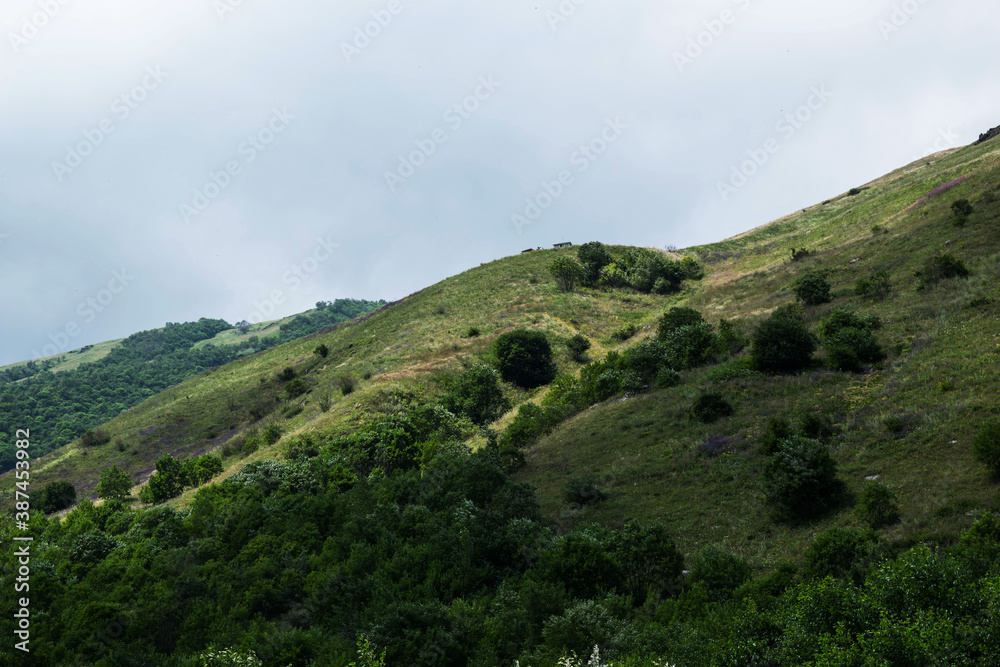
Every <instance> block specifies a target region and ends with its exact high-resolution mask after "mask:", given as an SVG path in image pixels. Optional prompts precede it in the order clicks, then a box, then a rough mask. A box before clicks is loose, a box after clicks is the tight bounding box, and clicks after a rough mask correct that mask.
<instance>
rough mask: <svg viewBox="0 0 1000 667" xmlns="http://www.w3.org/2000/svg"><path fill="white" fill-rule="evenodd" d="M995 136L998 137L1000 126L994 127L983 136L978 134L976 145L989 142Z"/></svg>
mask: <svg viewBox="0 0 1000 667" xmlns="http://www.w3.org/2000/svg"><path fill="white" fill-rule="evenodd" d="M997 135H1000V125H997V126H996V127H994V128H993V129H992V130H990V131H989V132H985V133H983V134H980V135H979V140H978V141H977V142H976V143H977V144H981V143H983V142H984V141H989V140H990V139H992V138H993V137H995V136H997Z"/></svg>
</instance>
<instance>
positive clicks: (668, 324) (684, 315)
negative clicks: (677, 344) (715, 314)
mask: <svg viewBox="0 0 1000 667" xmlns="http://www.w3.org/2000/svg"><path fill="white" fill-rule="evenodd" d="M704 321H705V319H704V318H703V317H702V316H701V313H699V312H698V311H697V310H695V309H694V308H676V307H674V308H671V309H670V310H668V311H667V312H666V313H664V314H663V316H662V317H661V318H660V323H659V325H658V326H657V328H656V335H657V336H658V337H659V338H660V339H661V340H662V339H664V338H666V337H667V334H669V333H670V332H671V331H673V330H674V329H679V328H680V327H686V326H688V325H691V324H699V323H701V322H704Z"/></svg>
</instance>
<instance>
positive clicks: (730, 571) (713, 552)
mask: <svg viewBox="0 0 1000 667" xmlns="http://www.w3.org/2000/svg"><path fill="white" fill-rule="evenodd" d="M750 574H751V570H750V565H749V564H748V563H747V562H746V561H745V560H744V559H742V558H740V557H739V556H734V555H733V554H731V553H729V552H727V551H723V550H722V549H720V548H719V547H717V546H715V545H709V546H707V547H705V548H704V549H702V550H701V551H699V552H698V553H697V554H695V556H694V557H693V558H692V559H691V576H690V577H688V583H689V584H692V585H693V584H696V583H699V582H701V583H702V584H703V585H704V586H705V591H706V592H707V593H708V598H709V599H710V600H712V601H713V602H721V601H722V600H725V599H727V598H729V597H730V596H731V595H732V594H733V591H735V590H736V589H737V588H739V587H740V586H741V585H742V584H743V582H745V581H747V580H748V579H750Z"/></svg>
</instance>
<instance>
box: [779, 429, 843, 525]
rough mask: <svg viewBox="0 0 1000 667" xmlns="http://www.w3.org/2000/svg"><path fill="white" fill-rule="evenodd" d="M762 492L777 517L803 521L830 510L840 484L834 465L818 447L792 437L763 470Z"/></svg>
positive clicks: (817, 443) (831, 458)
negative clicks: (779, 515)
mask: <svg viewBox="0 0 1000 667" xmlns="http://www.w3.org/2000/svg"><path fill="white" fill-rule="evenodd" d="M763 477H764V490H765V495H766V497H767V500H768V502H769V503H770V504H771V505H772V506H773V507H774V508H775V509H776V510H778V512H779V514H783V515H785V516H788V517H793V518H799V519H805V518H810V517H813V516H818V515H821V514H823V513H824V512H826V511H827V510H828V509H830V508H831V507H832V506H833V504H834V502H835V499H836V498H835V496H836V492H837V491H838V490H839V487H840V483H839V481H838V480H837V464H836V462H835V461H834V460H833V457H832V456H831V455H830V451H829V450H828V449H827V448H826V447H825V446H824V445H822V444H821V443H819V442H817V441H815V440H810V439H808V438H803V437H801V436H792V437H790V438H786V439H785V440H783V441H782V442H781V446H780V447H779V448H778V451H777V452H775V453H774V455H773V456H771V458H769V459H768V461H767V463H766V464H765V466H764V475H763Z"/></svg>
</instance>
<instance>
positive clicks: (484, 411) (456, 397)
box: [441, 366, 511, 426]
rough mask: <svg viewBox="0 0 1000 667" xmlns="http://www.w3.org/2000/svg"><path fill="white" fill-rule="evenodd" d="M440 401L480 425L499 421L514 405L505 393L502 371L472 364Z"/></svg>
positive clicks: (452, 410) (454, 411)
mask: <svg viewBox="0 0 1000 667" xmlns="http://www.w3.org/2000/svg"><path fill="white" fill-rule="evenodd" d="M441 404H442V405H444V407H445V408H447V409H448V410H450V411H451V412H453V413H455V414H456V415H465V416H466V417H468V418H469V419H471V420H472V422H473V423H474V424H477V425H479V426H483V425H486V424H489V423H490V422H493V421H496V419H497V418H498V417H499V416H500V415H502V414H503V413H505V412H507V411H508V410H510V408H511V403H510V400H509V399H507V398H506V397H505V396H504V395H503V388H502V387H501V386H500V376H499V374H498V373H497V372H496V371H495V370H493V369H492V368H490V367H489V366H473V367H472V368H470V369H469V370H467V371H465V372H464V373H462V374H461V375H460V376H459V377H458V379H456V380H455V381H454V383H452V385H451V390H450V391H449V392H448V393H447V394H445V395H444V397H443V398H442V399H441Z"/></svg>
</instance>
